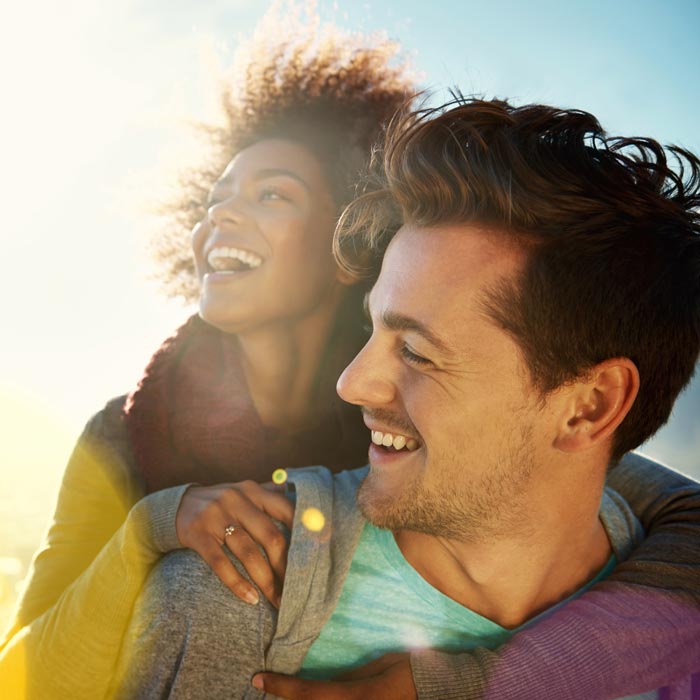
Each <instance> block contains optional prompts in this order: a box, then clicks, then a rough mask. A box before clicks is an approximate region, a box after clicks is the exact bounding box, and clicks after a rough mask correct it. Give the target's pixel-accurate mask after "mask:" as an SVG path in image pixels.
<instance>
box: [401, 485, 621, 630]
mask: <svg viewBox="0 0 700 700" xmlns="http://www.w3.org/2000/svg"><path fill="white" fill-rule="evenodd" d="M584 500H586V503H582V502H581V501H579V502H578V503H564V502H563V501H561V502H559V503H558V504H557V507H556V508H552V507H551V504H550V506H549V507H547V508H545V509H536V508H535V507H534V506H533V512H531V513H530V516H531V519H530V522H531V523H536V526H535V527H533V528H532V529H530V530H529V531H528V533H527V536H526V537H522V538H519V537H518V536H517V535H516V536H504V537H500V538H491V537H489V539H488V540H484V541H472V542H459V541H456V540H453V539H446V538H441V537H436V536H433V535H426V534H422V533H417V532H413V531H409V530H402V531H399V532H396V533H395V538H396V542H397V544H398V546H399V548H400V549H401V551H402V553H403V555H404V557H405V558H406V560H407V561H408V562H409V563H410V564H411V565H412V566H413V568H415V569H416V571H417V572H418V573H419V574H420V575H421V576H422V577H423V578H424V579H425V580H426V581H428V583H430V584H431V585H432V586H434V587H435V588H437V589H438V590H439V591H441V592H442V593H444V594H445V595H447V596H449V597H450V598H452V599H453V600H455V601H457V602H458V603H460V604H462V605H464V606H465V607H468V608H469V609H470V610H473V611H474V612H476V613H479V614H480V615H482V616H484V617H486V618H488V619H490V620H492V621H494V622H497V623H498V624H500V625H501V626H502V627H505V628H508V629H512V628H515V627H518V626H519V625H521V624H523V623H524V622H526V621H527V620H529V619H531V618H532V617H534V616H536V615H538V614H539V613H541V612H543V611H544V610H546V609H547V608H549V607H551V606H552V605H555V604H556V603H558V602H559V601H561V600H563V599H565V598H566V597H568V596H569V595H571V594H573V593H575V592H576V590H578V589H579V588H580V587H581V586H582V585H584V584H585V583H586V582H588V581H589V580H591V579H592V578H593V577H594V576H595V575H596V574H597V573H598V572H599V571H600V570H601V569H602V568H603V566H604V565H605V563H606V562H607V560H608V559H609V557H610V554H611V548H610V542H609V540H608V538H607V535H606V533H605V530H604V528H603V525H602V523H601V522H600V519H599V518H598V507H599V500H600V499H599V498H598V500H597V501H596V500H595V498H593V499H584ZM534 510H538V511H539V512H534Z"/></svg>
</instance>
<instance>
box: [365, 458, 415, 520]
mask: <svg viewBox="0 0 700 700" xmlns="http://www.w3.org/2000/svg"><path fill="white" fill-rule="evenodd" d="M386 482H387V479H385V478H383V476H382V475H380V474H379V473H378V472H377V471H375V470H374V469H370V471H369V473H368V474H367V476H366V477H365V478H364V480H363V481H362V483H361V484H360V487H359V489H358V491H357V507H358V508H359V510H360V513H362V515H363V516H364V517H365V519H366V520H367V521H368V522H370V523H372V525H374V526H375V527H380V528H383V529H386V530H398V529H402V528H404V527H405V526H406V520H407V519H408V517H409V515H410V514H409V513H408V511H407V509H406V507H405V496H406V488H407V485H406V484H405V483H402V484H401V485H399V487H398V488H396V487H392V486H391V485H390V484H388V483H386Z"/></svg>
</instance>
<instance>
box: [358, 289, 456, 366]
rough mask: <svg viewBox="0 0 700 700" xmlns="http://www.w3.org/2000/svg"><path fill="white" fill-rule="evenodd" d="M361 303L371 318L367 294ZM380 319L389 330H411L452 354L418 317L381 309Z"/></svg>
mask: <svg viewBox="0 0 700 700" xmlns="http://www.w3.org/2000/svg"><path fill="white" fill-rule="evenodd" d="M362 305H363V307H364V310H365V315H366V316H367V318H368V319H371V317H372V316H371V314H370V310H369V294H365V298H364V300H363V303H362ZM381 321H382V325H383V326H384V327H385V328H387V329H388V330H390V331H412V332H413V333H417V334H418V335H420V336H421V337H422V338H425V340H427V341H428V342H429V343H430V344H431V345H433V346H434V347H435V348H436V349H437V350H439V351H440V352H442V353H444V354H445V355H453V354H454V353H453V351H452V350H451V349H450V347H449V345H448V344H447V343H446V342H445V341H444V340H442V339H441V338H440V336H438V335H437V334H436V333H435V332H434V331H432V330H431V329H430V328H428V326H426V325H425V324H424V323H422V322H421V321H419V320H418V319H415V318H412V317H411V316H406V315H405V314H401V313H398V312H396V311H383V312H382V314H381Z"/></svg>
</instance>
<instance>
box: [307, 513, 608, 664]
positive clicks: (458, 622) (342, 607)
mask: <svg viewBox="0 0 700 700" xmlns="http://www.w3.org/2000/svg"><path fill="white" fill-rule="evenodd" d="M614 567H615V557H614V556H613V557H611V558H610V560H609V561H608V563H607V564H606V565H605V567H604V568H603V569H602V571H600V573H599V574H598V575H597V576H596V577H595V578H594V579H593V580H592V581H590V582H589V583H587V584H586V585H585V586H584V587H583V588H581V589H580V590H579V591H577V592H576V593H575V594H574V595H573V596H570V597H569V598H567V600H570V599H571V598H573V597H574V596H576V595H580V594H581V593H582V592H583V591H584V590H585V589H586V588H588V587H590V586H592V585H593V584H594V583H596V582H597V581H599V580H601V579H603V578H605V577H606V576H608V575H609V574H610V572H611V571H612V570H613V568H614ZM565 602H566V601H562V602H561V603H559V605H562V604H563V603H565ZM548 612H551V609H550V611H548ZM543 614H544V615H546V614H547V612H545V613H543ZM531 622H533V620H530V621H528V623H527V624H530V623H531ZM519 629H522V628H519ZM516 631H518V630H508V629H506V628H505V627H501V626H500V625H498V624H496V623H495V622H492V621H491V620H489V619H487V618H485V617H483V616H481V615H479V614H477V613H475V612H473V611H471V610H469V609H468V608H465V607H464V606H462V605H460V604H459V603H457V602H455V601H454V600H452V599H451V598H448V597H447V596H446V595H444V594H443V593H441V592H440V591H438V590H437V589H436V588H434V587H433V586H431V585H430V584H429V583H428V582H427V581H426V580H425V579H424V578H423V577H422V576H421V575H420V574H419V573H418V572H417V571H416V570H415V569H414V568H413V567H412V566H411V565H410V564H409V563H408V562H407V561H406V559H404V556H403V554H402V553H401V550H400V549H399V547H398V545H397V544H396V540H395V539H394V535H393V533H392V532H391V531H389V530H381V529H379V528H377V527H374V526H373V525H371V524H369V523H367V524H366V525H365V527H364V529H363V531H362V535H361V537H360V541H359V543H358V546H357V549H356V551H355V554H354V556H353V560H352V564H351V565H350V571H349V572H348V576H347V579H346V580H345V583H344V585H343V590H342V592H341V594H340V598H339V600H338V604H337V606H336V608H335V610H334V611H333V614H332V615H331V617H330V619H329V620H328V622H327V623H326V624H325V625H324V627H323V629H322V630H321V634H320V635H319V636H318V637H317V638H316V640H315V641H314V643H313V644H312V645H311V648H310V649H309V651H308V653H307V654H306V657H305V658H304V663H303V664H302V667H301V671H300V674H299V675H301V676H302V677H304V678H332V677H334V676H337V675H338V674H340V673H343V672H345V671H348V670H350V669H352V668H355V667H357V666H362V665H363V664H365V663H368V662H369V661H372V660H373V659H376V658H378V657H380V656H382V655H383V654H387V653H389V652H399V651H410V650H413V649H423V648H431V649H441V650H442V651H454V652H458V651H463V650H466V649H471V648H474V647H477V646H481V647H488V648H491V649H493V648H496V647H498V646H500V645H501V644H503V643H505V642H506V641H507V640H508V639H509V637H510V636H511V635H512V634H514V633H515V632H516Z"/></svg>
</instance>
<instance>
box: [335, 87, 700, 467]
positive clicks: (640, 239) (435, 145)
mask: <svg viewBox="0 0 700 700" xmlns="http://www.w3.org/2000/svg"><path fill="white" fill-rule="evenodd" d="M376 156H377V157H376V158H375V168H374V171H373V174H372V176H371V177H370V178H369V179H368V183H367V186H366V188H365V192H364V194H363V195H362V196H361V197H359V198H358V199H357V200H356V201H355V202H353V203H352V204H351V205H350V206H349V207H348V209H347V210H346V211H345V213H344V215H343V217H342V219H341V222H340V225H339V228H338V231H337V233H336V239H335V249H336V255H337V257H338V258H339V261H340V262H341V264H342V265H343V266H344V267H345V268H346V269H348V270H351V271H353V272H354V273H356V274H358V273H359V274H364V275H373V274H376V272H377V266H378V264H379V261H380V260H381V256H382V254H383V252H384V250H385V249H386V246H387V245H388V243H389V241H390V240H391V238H392V236H393V235H394V234H395V233H396V231H397V230H398V228H399V227H400V226H401V225H402V224H404V223H411V224H416V225H420V226H426V227H427V226H436V225H440V224H445V223H459V222H465V223H466V222H470V223H479V224H482V225H485V226H488V227H489V228H491V229H493V230H494V231H496V232H500V233H502V234H503V235H507V236H509V237H513V238H515V239H516V240H517V241H520V242H521V243H522V244H523V245H524V246H526V249H527V250H528V256H527V262H526V264H525V267H524V269H523V271H522V274H521V275H520V278H519V279H517V280H516V281H511V282H509V283H504V284H501V285H500V286H499V287H498V288H495V289H492V290H490V292H489V294H488V295H487V298H485V300H484V308H485V310H486V312H487V313H488V314H489V315H490V316H491V317H492V319H493V320H494V321H495V322H496V323H498V324H499V325H500V326H501V327H502V328H503V329H504V330H506V331H507V332H508V333H510V334H511V336H512V337H513V338H514V339H515V340H516V342H517V343H518V345H519V347H520V348H521V351H522V353H523V356H524V358H525V361H526V363H527V365H528V368H529V370H530V373H531V377H532V380H533V383H534V384H535V386H536V387H537V388H538V389H539V391H540V392H541V394H542V395H545V394H546V393H548V392H550V391H552V390H554V389H555V388H556V387H558V386H560V385H562V384H563V383H565V382H567V381H571V380H573V379H574V378H576V377H580V376H582V375H585V373H586V371H587V370H588V369H590V368H591V367H593V366H594V365H596V364H597V363H599V362H601V361H603V360H605V359H608V358H613V357H628V358H630V359H631V360H632V361H633V362H634V363H635V364H636V365H637V367H638V369H639V373H640V377H641V386H640V391H639V395H638V397H637V401H636V402H635V404H634V405H633V407H632V409H631V410H630V413H629V414H628V415H627V417H626V418H625V420H624V422H623V423H622V424H621V426H620V427H619V428H618V430H617V431H616V433H615V435H614V439H613V448H612V455H611V456H612V459H613V461H615V460H617V459H619V458H620V457H621V456H622V455H623V454H624V453H625V452H627V451H628V450H630V449H633V448H635V447H637V446H638V445H640V444H641V443H642V442H643V441H644V440H646V439H647V438H648V437H650V436H651V435H652V434H653V433H654V432H655V431H656V430H658V428H659V427H661V425H663V424H664V423H665V422H666V420H668V417H669V415H670V412H671V408H672V406H673V403H674V401H675V399H676V397H677V396H678V394H679V392H680V391H681V390H682V388H683V387H684V386H685V385H686V384H687V383H688V381H689V380H690V378H691V377H692V375H693V372H694V368H695V364H696V362H697V358H698V352H699V350H700V214H699V213H698V207H699V206H700V161H699V160H698V159H697V158H696V157H695V156H694V155H693V154H691V153H689V152H688V151H686V150H684V149H682V148H679V147H677V146H669V147H666V148H664V147H662V146H661V145H660V144H659V143H657V142H656V141H654V140H652V139H647V138H620V137H608V136H607V135H606V134H605V132H604V131H603V129H602V128H601V126H600V124H599V123H598V121H597V120H596V119H595V117H593V116H592V115H591V114H588V113H586V112H582V111H576V110H563V109H556V108H554V107H548V106H544V105H526V106H522V107H515V106H513V105H511V104H509V103H508V102H504V101H500V100H493V101H484V100H479V99H466V98H463V97H459V98H457V99H456V100H455V101H453V102H451V103H448V104H447V105H445V106H443V107H440V108H437V109H428V110H420V111H418V112H413V113H411V114H408V115H404V116H402V117H399V118H397V119H396V120H395V121H394V123H393V124H392V127H391V128H390V130H389V132H388V134H387V137H386V141H385V144H384V147H383V149H382V150H381V152H379V153H377V154H376ZM436 235H439V234H436Z"/></svg>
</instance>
